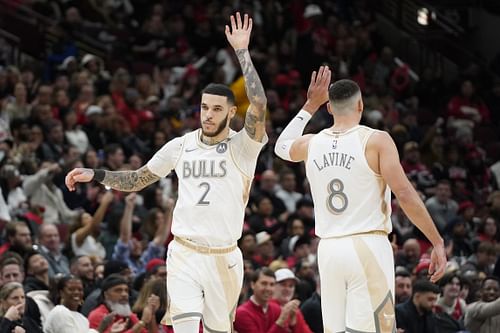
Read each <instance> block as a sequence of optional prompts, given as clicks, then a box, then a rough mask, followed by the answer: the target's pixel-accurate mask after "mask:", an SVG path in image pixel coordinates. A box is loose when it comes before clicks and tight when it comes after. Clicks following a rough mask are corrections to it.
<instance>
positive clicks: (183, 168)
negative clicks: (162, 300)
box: [66, 13, 267, 333]
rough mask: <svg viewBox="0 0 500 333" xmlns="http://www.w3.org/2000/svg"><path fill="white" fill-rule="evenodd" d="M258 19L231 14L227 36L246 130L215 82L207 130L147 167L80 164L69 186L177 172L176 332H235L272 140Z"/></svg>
mask: <svg viewBox="0 0 500 333" xmlns="http://www.w3.org/2000/svg"><path fill="white" fill-rule="evenodd" d="M251 31H252V19H251V18H249V17H248V15H246V14H245V15H244V17H243V18H242V17H241V15H240V13H237V14H236V17H234V16H231V28H229V26H226V30H225V33H226V37H227V40H228V41H229V43H230V44H231V46H232V47H233V48H234V50H235V52H236V55H237V57H238V60H239V63H240V65H241V69H242V71H243V76H244V79H245V88H246V93H247V96H248V98H249V100H250V107H249V108H248V110H247V113H246V119H245V128H244V129H243V130H241V131H240V132H237V133H236V132H234V131H232V130H231V129H230V128H229V122H230V121H231V119H232V118H233V117H234V115H235V113H236V106H235V101H234V95H233V93H232V92H231V90H230V89H229V88H228V87H227V86H224V85H220V84H209V85H208V86H207V87H206V88H205V89H204V90H203V92H202V96H201V114H200V118H201V129H198V130H195V131H193V132H190V133H188V134H186V135H184V136H182V137H179V138H175V139H173V140H171V141H169V142H168V143H166V144H165V145H164V146H163V147H162V148H161V149H160V150H159V151H158V152H157V153H156V154H155V155H154V156H153V157H152V159H151V160H150V161H149V162H148V163H147V164H146V165H145V166H143V167H141V168H140V169H138V170H135V171H119V172H111V171H104V170H92V169H81V168H78V169H74V170H72V171H71V172H70V173H68V175H67V176H66V185H67V186H68V188H69V189H70V190H74V189H75V184H76V183H77V182H88V181H91V180H97V181H99V182H100V183H102V184H104V185H107V186H110V187H112V188H114V189H116V190H120V191H139V190H141V189H142V188H144V187H145V186H147V185H149V184H151V183H153V182H156V181H157V180H159V179H160V178H161V177H165V176H166V175H167V174H168V173H169V172H170V171H171V170H175V172H176V173H177V176H178V177H179V197H178V200H177V204H176V206H175V209H174V213H173V225H172V233H173V234H174V236H175V238H174V241H173V242H171V243H170V245H169V248H168V252H167V263H168V264H167V285H168V293H169V297H170V301H171V302H170V306H169V315H170V318H171V320H172V322H173V326H174V330H175V332H176V333H197V332H198V329H199V323H200V319H202V320H203V325H204V326H205V330H206V331H207V332H230V331H231V329H232V321H233V317H234V310H235V308H236V305H237V301H238V297H239V293H240V289H241V287H242V283H243V258H242V255H241V252H240V250H239V249H238V248H237V246H236V241H237V240H238V238H240V236H241V232H242V228H243V218H244V211H245V207H246V204H247V201H248V194H249V190H250V184H251V182H252V178H253V174H254V172H255V167H256V163H257V157H258V154H259V152H260V150H261V149H262V147H263V145H264V144H265V143H266V142H267V135H266V133H265V110H266V103H267V100H266V96H265V94H264V89H263V87H262V83H261V81H260V78H259V76H258V74H257V72H256V70H255V67H254V65H253V63H252V60H251V59H250V53H249V51H248V44H249V40H250V33H251Z"/></svg>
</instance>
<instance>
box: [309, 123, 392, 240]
mask: <svg viewBox="0 0 500 333" xmlns="http://www.w3.org/2000/svg"><path fill="white" fill-rule="evenodd" d="M374 132H375V130H374V129H371V128H369V127H366V126H356V127H354V128H352V129H350V130H348V131H346V132H343V133H334V132H332V130H331V129H325V130H323V131H321V132H320V133H318V134H317V135H315V136H314V137H313V138H312V139H311V141H310V142H309V150H308V157H307V161H306V173H307V178H308V179H309V183H310V186H311V193H312V197H313V199H314V214H315V220H316V234H317V235H318V236H319V237H321V238H328V237H341V236H347V235H352V234H356V233H363V232H370V231H374V230H381V231H386V232H387V233H389V232H390V231H391V230H392V224H391V220H390V216H391V205H390V202H391V191H390V189H389V187H388V186H387V184H386V183H385V182H384V180H383V179H382V177H381V176H380V175H377V174H376V173H375V172H374V171H373V170H372V169H371V168H370V167H369V165H368V162H367V160H366V156H365V148H366V143H367V141H368V138H369V137H370V135H371V134H372V133H374Z"/></svg>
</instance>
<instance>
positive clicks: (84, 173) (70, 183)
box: [66, 165, 160, 192]
mask: <svg viewBox="0 0 500 333" xmlns="http://www.w3.org/2000/svg"><path fill="white" fill-rule="evenodd" d="M159 179H160V177H158V176H157V175H155V174H154V173H152V172H151V171H150V170H149V169H148V167H147V166H146V165H145V166H143V167H141V168H140V169H137V170H134V171H108V170H101V169H96V170H94V169H85V168H76V169H73V170H72V171H71V172H69V173H68V174H67V175H66V186H67V187H68V189H69V190H70V191H74V190H75V185H76V183H86V182H90V181H92V180H96V181H98V182H99V183H101V184H103V185H106V186H109V187H111V188H112V189H115V190H119V191H124V192H136V191H140V190H142V189H143V188H145V187H146V186H148V185H150V184H152V183H154V182H156V181H158V180H159Z"/></svg>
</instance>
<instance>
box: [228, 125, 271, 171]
mask: <svg viewBox="0 0 500 333" xmlns="http://www.w3.org/2000/svg"><path fill="white" fill-rule="evenodd" d="M267 141H268V138H267V134H265V135H264V138H263V139H262V141H261V142H258V141H255V140H254V139H252V138H251V137H250V136H249V135H248V133H247V131H246V129H245V128H243V129H242V130H241V131H239V132H238V133H236V134H235V135H233V136H232V137H231V141H230V145H231V154H232V156H233V159H234V162H235V163H236V165H238V167H239V168H240V169H241V171H242V172H243V173H244V174H245V175H246V176H247V177H249V178H253V175H254V173H255V167H256V166H257V158H258V157H259V154H260V151H261V150H262V147H264V145H265V144H266V143H267Z"/></svg>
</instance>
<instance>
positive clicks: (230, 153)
mask: <svg viewBox="0 0 500 333" xmlns="http://www.w3.org/2000/svg"><path fill="white" fill-rule="evenodd" d="M244 130H245V129H244ZM228 146H229V155H230V156H231V160H233V163H234V165H235V166H236V169H238V171H239V172H240V173H241V174H242V175H243V177H246V178H248V179H253V177H251V176H249V175H247V174H246V173H245V171H243V169H242V168H241V166H240V165H239V164H238V162H237V161H236V158H234V154H233V145H228ZM257 158H258V157H257Z"/></svg>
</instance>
